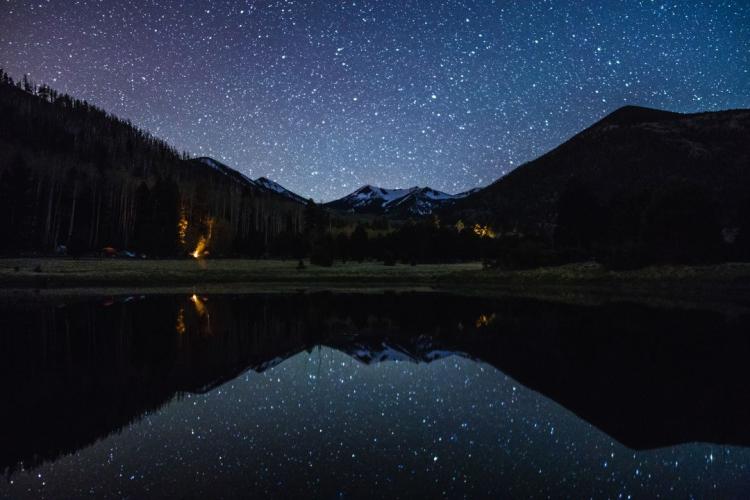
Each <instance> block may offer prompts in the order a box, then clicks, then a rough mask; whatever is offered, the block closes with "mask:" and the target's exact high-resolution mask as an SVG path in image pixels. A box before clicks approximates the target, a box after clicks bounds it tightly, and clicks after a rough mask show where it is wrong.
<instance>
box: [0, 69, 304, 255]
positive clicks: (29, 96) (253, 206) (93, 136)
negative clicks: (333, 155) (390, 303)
mask: <svg viewBox="0 0 750 500" xmlns="http://www.w3.org/2000/svg"><path fill="white" fill-rule="evenodd" d="M0 116H2V117H3V118H2V120H0V231H1V232H2V234H6V235H14V237H12V238H3V239H2V240H0V255H1V254H7V255H18V254H39V253H52V252H56V253H63V252H67V253H68V254H77V255H80V254H86V253H95V252H99V251H101V249H102V248H104V247H113V248H115V249H128V250H132V251H135V252H138V253H143V254H146V255H149V256H164V257H168V256H180V255H182V256H184V255H187V254H195V255H198V254H206V253H209V252H210V253H212V254H214V255H217V254H218V255H246V256H259V255H263V254H266V253H268V252H269V251H271V249H273V248H275V247H274V242H276V241H277V240H279V238H280V237H281V236H282V235H283V238H286V239H285V240H284V241H286V240H289V235H290V234H297V235H298V234H300V232H301V227H302V212H303V209H304V207H303V205H302V204H301V203H299V200H297V199H295V198H293V197H291V196H288V195H284V194H283V193H280V192H279V190H278V189H269V188H268V187H267V186H265V185H263V184H262V183H259V182H256V181H253V180H251V179H249V178H247V177H246V176H244V175H243V174H241V173H239V172H237V171H235V170H233V169H231V168H229V167H227V166H226V165H224V164H222V163H221V162H218V161H216V160H214V159H211V158H205V157H203V158H195V159H191V158H189V157H188V156H187V155H186V154H180V153H178V152H177V151H176V150H175V149H174V148H173V147H171V146H170V145H169V144H167V143H166V142H164V141H162V140H160V139H157V138H155V137H153V136H151V135H150V134H149V133H148V132H146V131H143V130H140V129H138V128H136V127H134V126H133V125H132V124H131V123H130V122H128V121H125V120H121V119H119V118H117V117H115V116H112V115H110V114H108V113H106V112H105V111H104V110H101V109H99V108H97V107H95V106H92V105H91V104H89V103H87V102H86V101H81V100H78V99H75V98H73V97H71V96H69V95H66V94H60V93H58V92H56V91H55V90H53V89H50V88H49V87H47V86H44V85H42V86H39V87H37V86H36V85H33V84H31V83H30V82H28V81H25V82H24V84H23V85H20V86H19V85H17V84H15V83H14V82H13V80H12V79H11V78H10V77H9V76H8V75H7V74H5V73H4V72H2V71H0ZM198 250H200V251H198Z"/></svg>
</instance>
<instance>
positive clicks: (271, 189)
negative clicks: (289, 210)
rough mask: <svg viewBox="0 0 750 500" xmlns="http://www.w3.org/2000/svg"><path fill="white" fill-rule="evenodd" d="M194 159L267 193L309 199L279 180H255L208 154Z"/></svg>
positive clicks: (304, 202)
mask: <svg viewBox="0 0 750 500" xmlns="http://www.w3.org/2000/svg"><path fill="white" fill-rule="evenodd" d="M192 161H193V162H195V163H199V164H202V165H205V166H207V167H209V168H211V169H212V170H215V171H216V172H219V173H221V174H222V175H224V176H226V177H228V178H230V179H232V180H234V181H236V182H238V183H240V184H244V185H247V186H252V187H253V188H255V189H259V190H262V191H264V192H267V193H272V194H274V195H281V196H282V197H283V198H285V199H289V200H292V201H295V202H298V203H302V204H307V200H306V199H305V198H303V197H302V196H300V195H298V194H297V193H295V192H293V191H290V190H289V189H287V188H285V187H284V186H282V185H281V184H279V183H278V182H274V181H272V180H271V179H268V178H266V177H258V178H257V179H255V180H253V179H251V178H250V177H248V176H246V175H245V174H243V173H241V172H238V171H237V170H234V169H233V168H231V167H228V166H227V165H225V164H224V163H222V162H220V161H219V160H216V159H214V158H210V157H208V156H202V157H199V158H195V159H193V160H192Z"/></svg>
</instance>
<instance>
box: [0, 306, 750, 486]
mask: <svg viewBox="0 0 750 500" xmlns="http://www.w3.org/2000/svg"><path fill="white" fill-rule="evenodd" d="M748 360H750V314H748V312H747V310H745V309H741V308H740V309H737V308H727V309H709V308H705V309H686V308H680V307H676V306H670V307H666V306H664V307H656V306H646V305H638V304H632V303H604V304H593V303H592V304H587V305H581V304H572V303H567V304H566V303H553V302H541V301H537V300H530V299H517V298H494V299H489V298H477V297H465V296H452V295H449V294H438V293H417V292H412V293H370V294H367V293H361V294H354V293H352V294H347V293H323V292H321V293H293V294H281V293H279V294H257V293H256V294H235V295H208V296H206V295H202V294H198V293H196V294H193V295H148V296H140V295H134V296H114V297H87V298H70V299H63V298H23V299H12V300H11V299H9V298H5V299H2V300H0V380H2V382H3V392H4V397H3V405H2V411H1V412H0V469H2V471H3V473H4V479H3V480H0V497H8V498H79V497H93V498H122V497H126V498H146V497H152V498H153V497H157V498H158V497H164V496H167V497H178V498H191V497H194V498H222V497H248V496H259V497H276V498H278V497H294V498H310V497H314V498H332V497H337V498H362V497H366V498H371V497H374V498H381V497H387V498H392V497H422V498H431V497H449V498H457V497H460V498H462V497H468V498H481V497H492V498H503V497H515V498H533V497H548V496H549V497H575V498H588V497H593V498H617V497H621V498H629V497H633V498H643V497H649V498H652V497H657V496H659V497H663V498H686V497H691V496H692V497H697V498H747V497H748V496H750V426H749V425H748V422H750V401H748V397H747V395H748V391H747V387H748V382H750V363H748Z"/></svg>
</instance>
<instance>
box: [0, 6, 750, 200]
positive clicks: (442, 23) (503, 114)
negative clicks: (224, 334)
mask: <svg viewBox="0 0 750 500" xmlns="http://www.w3.org/2000/svg"><path fill="white" fill-rule="evenodd" d="M569 4H573V5H569ZM0 66H2V67H3V68H5V69H6V71H8V72H9V73H10V74H11V75H12V76H14V77H19V76H20V75H22V74H23V73H29V74H30V75H31V77H32V78H33V79H34V80H35V81H37V82H38V83H41V82H46V83H49V84H50V85H52V86H53V87H55V88H57V89H59V90H62V91H66V92H68V93H71V94H72V95H74V96H76V97H80V98H84V99H87V100H89V101H90V102H92V103H94V104H96V105H98V106H100V107H102V108H104V109H106V110H107V111H110V112H112V113H114V114H116V115H118V116H120V117H123V118H128V119H131V120H132V121H133V122H134V123H135V124H137V125H139V126H141V127H143V128H146V129H148V130H150V131H151V132H152V133H154V134H155V135H157V136H159V137H162V138H164V139H165V140H167V141H168V142H169V143H171V144H173V145H174V146H176V147H177V148H179V149H181V150H187V151H188V152H190V153H191V154H194V155H208V156H213V157H215V158H217V159H219V160H222V161H224V162H225V163H227V164H228V165H230V166H232V167H234V168H237V169H238V170H241V171H242V172H243V173H245V174H247V175H250V176H252V177H258V176H261V175H265V176H268V177H270V178H272V179H274V180H277V181H279V182H281V183H282V184H284V185H285V186H287V187H288V188H290V189H292V190H294V191H297V192H299V193H300V194H302V195H304V196H312V197H314V198H316V199H318V200H329V199H333V198H336V197H339V196H342V195H344V194H347V193H348V192H350V191H352V190H354V189H356V188H357V187H359V186H361V185H362V184H366V183H370V184H375V185H380V186H383V187H408V186H413V185H421V186H424V185H429V186H431V187H433V188H436V189H441V190H445V191H448V192H458V191H462V190H465V189H468V188H472V187H475V186H479V185H484V184H487V183H489V182H491V181H493V180H495V179H496V178H498V177H500V176H501V175H503V173H505V172H507V171H509V170H510V169H512V168H513V167H515V166H518V165H519V164H521V163H523V162H524V161H527V160H531V159H533V158H535V157H536V156H538V155H539V154H541V153H544V152H545V151H547V150H549V149H550V148H552V147H554V146H556V145H557V144H559V143H560V142H562V141H564V140H565V139H567V138H568V137H570V136H571V135H573V134H574V133H576V132H577V131H579V130H580V129H582V128H584V127H585V126H587V125H589V124H591V123H592V122H594V121H595V120H597V119H599V118H601V117H602V116H603V115H605V114H606V113H608V112H611V111H613V110H614V109H616V108H617V107H619V106H622V105H624V104H638V105H645V106H652V107H659V108H665V109H669V110H673V111H680V112H694V111H704V110H718V109H726V108H738V107H750V70H749V69H748V68H750V2H747V1H702V2H698V1H690V2H687V1H685V2H683V1H680V2H677V1H670V2H667V1H645V0H644V1H639V2H638V1H630V0H628V1H610V0H595V1H578V2H567V1H535V2H529V1H500V0H498V1H494V2H493V1H484V2H473V1H465V2H450V1H441V2H438V1H435V2H427V1H421V2H418V1H411V0H398V1H378V2H374V1H356V2H335V1H319V2H292V1H287V2H284V1H280V2H230V1H215V0H211V1H202V2H169V1H132V0H131V1H113V0H102V1H95V2H89V1H79V2H68V1H36V2H20V1H13V0H6V1H3V2H2V4H0Z"/></svg>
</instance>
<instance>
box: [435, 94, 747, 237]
mask: <svg viewBox="0 0 750 500" xmlns="http://www.w3.org/2000/svg"><path fill="white" fill-rule="evenodd" d="M749 138H750V110H743V109H740V110H727V111H718V112H705V113H694V114H680V113H673V112H668V111H661V110H656V109H649V108H643V107H637V106H625V107H623V108H620V109H618V110H616V111H614V112H613V113H611V114H609V115H607V116H606V117H604V118H603V119H601V120H600V121H598V122H596V123H594V124H593V125H591V126H590V127H588V128H587V129H585V130H583V131H582V132H580V133H578V134H576V135H575V136H573V137H572V138H571V139H570V140H568V141H566V142H564V143H563V144H561V145H560V146H558V147H556V148H554V149H553V150H551V151H549V152H548V153H546V154H544V155H542V156H540V157H539V158H537V159H535V160H533V161H530V162H528V163H525V164H523V165H521V166H519V167H518V168H516V169H515V170H513V171H511V172H510V173H508V174H507V175H505V176H504V177H502V178H501V179H499V180H497V181H495V182H494V183H493V184H491V185H490V186H488V187H486V188H484V189H481V190H480V191H478V192H476V193H473V194H472V195H470V196H468V197H466V198H465V199H464V200H460V201H458V202H457V203H456V204H455V206H454V207H451V209H450V210H448V211H446V215H449V216H450V217H452V218H454V219H458V218H465V219H468V220H478V221H482V222H485V223H490V224H493V225H495V226H496V227H498V228H505V229H513V228H521V229H522V230H524V231H527V232H542V233H550V232H551V231H552V230H553V228H554V225H555V223H556V219H557V209H556V208H557V207H556V204H557V202H558V201H559V199H560V196H561V193H562V192H563V191H564V190H565V189H566V187H567V186H569V185H570V184H571V183H578V184H582V185H585V186H586V188H587V189H588V190H590V191H591V192H592V193H593V195H594V196H595V197H596V198H597V199H598V200H600V201H602V202H607V201H610V200H612V199H613V198H614V197H615V196H619V195H621V194H622V193H643V192H653V191H654V190H658V189H663V188H665V187H667V186H669V185H672V184H680V183H682V184H689V185H693V186H698V188H699V189H701V190H704V191H705V192H706V193H707V196H708V197H709V198H710V199H711V201H713V202H715V203H716V205H717V209H718V213H719V217H720V220H721V221H722V223H723V224H724V225H725V226H733V225H734V226H736V225H737V216H738V207H739V206H740V205H741V204H742V202H743V201H744V199H745V198H746V197H747V193H748V188H750V139H749Z"/></svg>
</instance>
